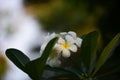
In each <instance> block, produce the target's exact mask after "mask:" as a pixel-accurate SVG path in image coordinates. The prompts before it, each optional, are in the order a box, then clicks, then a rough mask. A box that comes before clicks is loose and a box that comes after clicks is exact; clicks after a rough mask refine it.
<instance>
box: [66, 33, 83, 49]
mask: <svg viewBox="0 0 120 80" xmlns="http://www.w3.org/2000/svg"><path fill="white" fill-rule="evenodd" d="M68 34H69V35H71V36H72V37H73V38H74V41H75V44H76V45H77V46H78V47H80V46H81V43H82V39H81V38H79V37H77V35H76V33H75V32H73V31H69V32H68Z"/></svg>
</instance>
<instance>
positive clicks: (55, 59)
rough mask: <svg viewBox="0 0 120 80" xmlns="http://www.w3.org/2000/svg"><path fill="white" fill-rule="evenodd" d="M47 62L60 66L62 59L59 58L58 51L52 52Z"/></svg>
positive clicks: (50, 64) (53, 65)
mask: <svg viewBox="0 0 120 80" xmlns="http://www.w3.org/2000/svg"><path fill="white" fill-rule="evenodd" d="M46 64H48V65H49V66H51V67H58V66H60V64H61V61H60V60H59V55H58V53H54V52H53V53H51V55H50V56H49V58H48V60H47V62H46Z"/></svg>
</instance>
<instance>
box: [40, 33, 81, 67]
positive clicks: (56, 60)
mask: <svg viewBox="0 0 120 80" xmlns="http://www.w3.org/2000/svg"><path fill="white" fill-rule="evenodd" d="M55 37H59V39H58V41H57V43H56V44H55V46H54V48H53V51H52V53H51V54H50V56H49V57H48V60H47V62H46V64H48V65H50V66H51V67H56V66H60V64H61V61H60V57H61V56H62V57H65V58H68V57H70V55H71V53H72V52H77V50H78V47H80V46H81V42H82V39H81V38H79V37H77V35H76V33H75V32H73V31H69V32H68V33H67V32H62V33H60V34H56V33H53V34H51V35H48V36H46V38H45V40H44V41H45V42H44V43H43V45H42V46H41V51H40V53H41V54H42V53H43V51H44V49H45V47H46V45H47V44H48V42H49V41H50V40H52V39H53V38H55Z"/></svg>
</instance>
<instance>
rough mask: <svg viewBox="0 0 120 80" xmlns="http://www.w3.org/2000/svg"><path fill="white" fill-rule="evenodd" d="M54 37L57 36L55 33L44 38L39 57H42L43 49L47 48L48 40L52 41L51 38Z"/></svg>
mask: <svg viewBox="0 0 120 80" xmlns="http://www.w3.org/2000/svg"><path fill="white" fill-rule="evenodd" d="M56 36H57V34H56V33H52V34H51V35H50V34H48V35H47V36H46V37H45V39H44V42H43V44H42V45H41V49H40V55H42V53H43V51H44V49H45V47H46V46H47V44H48V42H49V41H50V40H52V39H53V38H55V37H56Z"/></svg>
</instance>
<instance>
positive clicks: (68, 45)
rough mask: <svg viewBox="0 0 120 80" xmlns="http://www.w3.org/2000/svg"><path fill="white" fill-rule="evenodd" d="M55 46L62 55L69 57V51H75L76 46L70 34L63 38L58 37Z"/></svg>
mask: <svg viewBox="0 0 120 80" xmlns="http://www.w3.org/2000/svg"><path fill="white" fill-rule="evenodd" d="M55 47H56V49H57V50H58V52H61V53H62V56H63V57H70V54H71V53H70V51H72V52H77V46H76V45H75V44H74V39H73V37H71V36H70V35H66V36H65V39H63V38H59V40H58V43H57V44H56V45H55Z"/></svg>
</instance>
